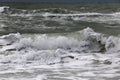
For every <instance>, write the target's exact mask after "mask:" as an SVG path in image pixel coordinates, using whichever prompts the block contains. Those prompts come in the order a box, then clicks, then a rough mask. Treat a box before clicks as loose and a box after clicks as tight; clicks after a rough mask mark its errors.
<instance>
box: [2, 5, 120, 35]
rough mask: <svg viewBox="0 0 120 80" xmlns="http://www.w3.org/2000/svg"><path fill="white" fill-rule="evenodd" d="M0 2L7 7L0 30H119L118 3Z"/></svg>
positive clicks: (119, 7)
mask: <svg viewBox="0 0 120 80" xmlns="http://www.w3.org/2000/svg"><path fill="white" fill-rule="evenodd" d="M0 6H9V7H10V9H9V11H8V12H7V13H3V14H1V16H0V20H1V21H0V23H2V25H4V27H3V30H2V31H0V33H1V34H6V33H11V32H12V33H13V32H20V33H51V32H52V33H53V32H54V33H61V32H65V33H66V32H74V31H79V30H82V29H84V28H86V27H91V28H93V29H94V30H95V31H97V32H102V33H106V34H113V35H117V34H119V29H120V27H119V26H120V19H119V17H120V14H116V13H119V12H120V3H105V4H104V3H64V4H63V3H0ZM86 13H87V14H86ZM94 13H99V14H94ZM41 14H42V15H41ZM49 14H50V15H49ZM51 14H52V15H51ZM55 14H59V16H56V15H55ZM69 14H72V15H70V16H68V15H69ZM77 14H79V16H78V15H77Z"/></svg>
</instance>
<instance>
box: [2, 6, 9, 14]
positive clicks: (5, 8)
mask: <svg viewBox="0 0 120 80" xmlns="http://www.w3.org/2000/svg"><path fill="white" fill-rule="evenodd" d="M9 8H10V7H8V6H2V7H0V13H4V12H7V11H8V9H9Z"/></svg>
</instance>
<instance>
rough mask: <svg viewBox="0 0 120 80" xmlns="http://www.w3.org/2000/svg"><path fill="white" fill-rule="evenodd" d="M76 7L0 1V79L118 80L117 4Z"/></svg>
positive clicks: (119, 38)
mask: <svg viewBox="0 0 120 80" xmlns="http://www.w3.org/2000/svg"><path fill="white" fill-rule="evenodd" d="M70 7H71V6H70ZM80 8H81V10H83V12H82V11H79V10H70V9H66V8H55V7H51V8H48V9H47V8H46V9H39V8H38V9H18V8H15V7H14V8H13V7H8V6H1V7H0V35H1V36H0V80H119V77H120V68H119V65H120V55H119V53H120V48H119V47H120V37H119V34H120V32H119V27H120V17H119V16H120V11H119V8H117V9H118V10H117V11H113V12H108V13H106V12H97V11H94V10H93V11H91V12H89V11H88V12H84V11H87V7H80ZM96 8H98V7H96ZM107 9H108V8H107ZM109 9H110V8H109ZM109 9H108V10H109ZM105 10H106V8H105ZM103 11H104V10H103ZM33 33H34V34H33Z"/></svg>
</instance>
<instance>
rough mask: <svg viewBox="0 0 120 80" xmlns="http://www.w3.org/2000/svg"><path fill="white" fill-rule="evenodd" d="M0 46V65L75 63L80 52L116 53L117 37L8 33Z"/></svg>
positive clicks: (86, 32)
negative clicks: (73, 61) (71, 61)
mask: <svg viewBox="0 0 120 80" xmlns="http://www.w3.org/2000/svg"><path fill="white" fill-rule="evenodd" d="M0 45H1V46H0V47H1V48H0V53H1V56H0V57H1V60H0V61H1V63H29V64H30V63H33V62H38V63H39V64H54V63H61V62H62V63H63V62H69V61H70V60H72V59H74V60H77V57H78V55H79V54H82V53H84V54H87V53H109V54H110V53H117V52H119V50H120V48H119V45H120V38H119V37H114V36H108V37H107V36H105V35H104V34H101V33H96V32H94V30H92V29H91V28H86V29H84V30H82V31H78V32H74V33H68V34H64V36H63V35H60V34H59V35H56V36H55V35H47V34H44V35H31V36H25V35H21V34H19V33H17V34H9V35H4V36H1V37H0ZM5 55H7V56H5ZM66 58H67V61H66Z"/></svg>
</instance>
